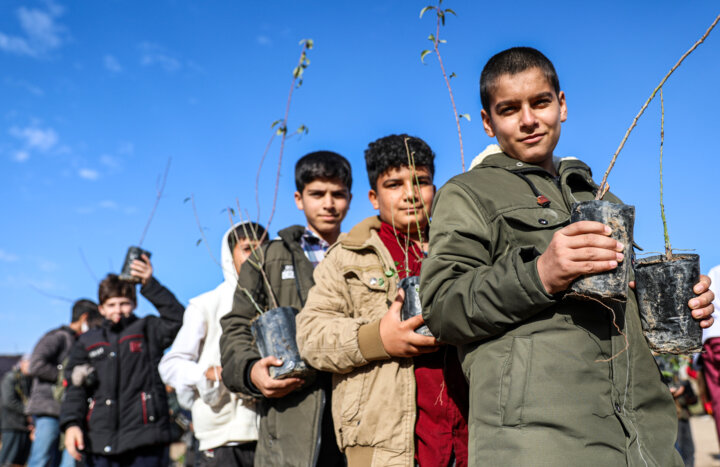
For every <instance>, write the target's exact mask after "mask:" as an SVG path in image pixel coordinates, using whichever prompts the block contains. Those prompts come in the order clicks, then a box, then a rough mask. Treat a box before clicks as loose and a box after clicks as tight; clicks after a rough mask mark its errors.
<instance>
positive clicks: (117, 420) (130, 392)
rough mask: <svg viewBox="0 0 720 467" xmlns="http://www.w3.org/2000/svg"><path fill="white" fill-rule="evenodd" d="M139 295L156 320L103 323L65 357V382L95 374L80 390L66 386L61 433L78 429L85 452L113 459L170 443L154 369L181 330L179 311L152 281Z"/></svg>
mask: <svg viewBox="0 0 720 467" xmlns="http://www.w3.org/2000/svg"><path fill="white" fill-rule="evenodd" d="M140 293H142V295H143V296H144V297H145V298H147V299H148V300H149V301H150V303H152V304H153V305H154V306H155V308H156V309H157V310H158V312H159V313H160V316H159V317H158V316H146V317H145V318H138V317H136V316H135V315H131V316H129V317H127V318H123V319H122V320H121V321H120V322H119V323H113V322H111V321H108V320H106V321H105V322H104V323H103V325H102V326H101V327H100V328H96V329H91V330H90V331H88V332H86V333H85V334H83V335H81V336H80V337H79V338H78V340H77V342H76V343H75V345H74V346H73V349H72V351H71V353H70V360H69V362H68V365H67V368H66V373H65V377H66V380H67V381H68V382H71V381H72V378H71V376H72V372H73V369H74V368H75V367H77V366H79V365H84V364H89V365H91V366H92V367H93V368H94V369H95V374H94V375H93V376H90V377H88V378H87V380H86V382H85V383H84V384H83V385H81V386H74V385H73V384H72V383H70V384H69V385H68V388H67V392H66V394H65V400H64V401H63V403H62V407H61V410H60V426H61V428H62V430H63V431H64V430H65V429H67V428H68V427H70V426H80V427H81V428H82V429H83V433H84V435H85V436H84V438H85V451H86V452H92V453H95V454H102V455H115V454H121V453H123V452H127V451H130V450H133V449H135V448H138V447H142V446H149V445H157V444H165V443H168V442H170V420H169V413H168V403H167V394H166V391H165V384H164V383H163V382H162V380H161V379H160V375H159V374H158V370H157V368H158V363H159V362H160V358H161V357H162V355H163V351H164V350H165V349H166V348H167V347H168V346H170V344H172V342H173V340H174V339H175V335H176V334H177V332H178V330H179V329H180V326H181V325H182V316H183V311H184V307H183V306H182V305H181V304H180V302H178V301H177V299H176V298H175V296H174V295H173V294H172V293H171V292H170V291H169V290H168V289H166V288H165V287H163V286H162V285H161V284H160V283H159V282H158V281H156V280H155V279H154V278H151V279H150V281H148V283H147V284H146V285H145V286H143V287H142V288H141V289H140Z"/></svg>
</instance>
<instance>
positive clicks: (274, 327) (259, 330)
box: [250, 306, 314, 379]
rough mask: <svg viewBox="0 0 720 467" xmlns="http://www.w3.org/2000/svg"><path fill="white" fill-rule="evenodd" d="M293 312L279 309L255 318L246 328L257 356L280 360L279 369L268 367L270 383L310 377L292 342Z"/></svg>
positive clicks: (286, 308)
mask: <svg viewBox="0 0 720 467" xmlns="http://www.w3.org/2000/svg"><path fill="white" fill-rule="evenodd" d="M297 314H298V311H297V310H296V309H295V308H292V307H288V306H282V307H278V308H273V309H272V310H268V311H266V312H265V313H263V314H261V315H259V316H258V317H257V319H255V320H254V321H253V322H252V324H251V325H250V330H251V331H252V335H253V337H254V338H255V343H256V344H257V347H258V350H259V351H260V355H262V357H263V358H265V357H270V356H273V357H276V358H279V359H280V360H282V362H283V364H282V366H270V367H268V371H269V372H270V376H271V377H272V378H274V379H284V378H293V377H294V378H304V377H305V376H307V375H310V374H312V373H314V370H313V369H312V368H310V367H309V366H308V365H307V363H305V361H303V359H302V358H300V351H299V350H298V346H297V341H296V340H295V334H296V330H295V315H297Z"/></svg>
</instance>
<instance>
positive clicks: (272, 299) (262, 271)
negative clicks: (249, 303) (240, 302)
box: [238, 212, 280, 313]
mask: <svg viewBox="0 0 720 467" xmlns="http://www.w3.org/2000/svg"><path fill="white" fill-rule="evenodd" d="M238 215H239V216H240V222H242V223H243V224H242V225H243V230H244V231H245V235H246V238H252V239H253V240H255V241H256V242H258V243H259V242H260V241H261V240H258V237H257V231H255V230H254V229H253V236H252V237H250V236H248V231H247V228H246V226H247V221H246V220H245V219H243V215H242V212H239V213H238ZM266 233H267V230H266ZM263 238H264V235H263ZM256 251H258V255H257V256H256V255H255V252H256ZM253 256H255V257H257V258H259V259H260V260H259V261H257V262H256V261H253V260H252V259H250V258H248V259H246V261H247V262H248V263H250V264H251V265H252V266H253V267H255V268H256V269H257V270H258V271H259V272H260V276H261V277H262V280H263V283H264V285H265V288H266V290H267V291H268V293H267V294H268V296H269V297H270V302H271V305H272V306H271V309H273V308H278V307H279V306H280V305H279V304H278V300H277V297H275V291H274V290H273V288H272V285H270V279H269V278H268V276H267V272H266V271H265V257H264V252H263V249H262V247H261V246H260V245H259V244H258V248H255V249H254V250H253ZM246 293H247V291H246ZM261 313H262V312H261Z"/></svg>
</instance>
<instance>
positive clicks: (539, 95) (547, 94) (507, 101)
mask: <svg viewBox="0 0 720 467" xmlns="http://www.w3.org/2000/svg"><path fill="white" fill-rule="evenodd" d="M542 97H547V98H552V97H553V93H552V92H550V91H543V92H539V93H537V94H535V95H534V96H531V97H530V99H539V98H542ZM519 101H520V99H505V100H504V101H500V102H497V103H496V104H495V109H496V110H497V109H499V108H501V107H502V106H504V105H510V104H515V103H517V102H519Z"/></svg>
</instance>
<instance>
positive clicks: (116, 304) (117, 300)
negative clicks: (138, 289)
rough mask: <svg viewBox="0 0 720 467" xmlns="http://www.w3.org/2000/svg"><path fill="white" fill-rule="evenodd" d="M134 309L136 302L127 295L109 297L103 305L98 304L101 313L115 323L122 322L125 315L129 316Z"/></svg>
mask: <svg viewBox="0 0 720 467" xmlns="http://www.w3.org/2000/svg"><path fill="white" fill-rule="evenodd" d="M134 309H135V304H134V303H133V302H132V300H130V299H129V298H126V297H112V298H108V299H107V300H105V301H104V302H103V304H102V305H100V306H98V311H99V312H100V314H101V315H103V316H104V317H105V318H106V319H109V320H110V321H112V322H113V323H118V322H120V319H121V318H123V317H124V318H127V317H128V316H130V314H131V313H132V312H133V310H134Z"/></svg>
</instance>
